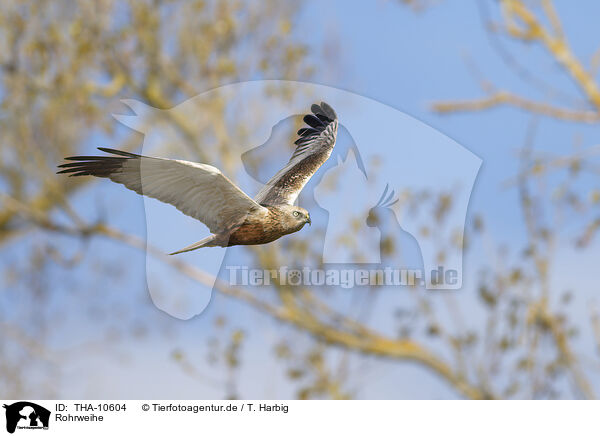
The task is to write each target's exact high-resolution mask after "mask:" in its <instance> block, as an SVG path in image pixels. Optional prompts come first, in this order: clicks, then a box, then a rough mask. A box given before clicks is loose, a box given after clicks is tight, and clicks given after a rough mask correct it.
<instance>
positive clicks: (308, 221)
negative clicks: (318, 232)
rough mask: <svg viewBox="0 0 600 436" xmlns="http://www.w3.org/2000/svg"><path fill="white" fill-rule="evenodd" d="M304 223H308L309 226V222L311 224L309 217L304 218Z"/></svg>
mask: <svg viewBox="0 0 600 436" xmlns="http://www.w3.org/2000/svg"><path fill="white" fill-rule="evenodd" d="M306 222H307V223H308V225H309V226H310V224H311V222H312V221H311V220H310V216H308V217H307V218H306Z"/></svg>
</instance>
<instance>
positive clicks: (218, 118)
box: [115, 80, 482, 319]
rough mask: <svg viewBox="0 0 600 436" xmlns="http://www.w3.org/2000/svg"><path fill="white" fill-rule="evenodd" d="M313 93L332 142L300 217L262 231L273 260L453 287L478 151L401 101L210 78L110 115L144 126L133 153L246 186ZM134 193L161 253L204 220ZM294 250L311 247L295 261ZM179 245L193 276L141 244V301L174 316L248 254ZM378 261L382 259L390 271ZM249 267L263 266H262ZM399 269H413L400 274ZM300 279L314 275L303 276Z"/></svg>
mask: <svg viewBox="0 0 600 436" xmlns="http://www.w3.org/2000/svg"><path fill="white" fill-rule="evenodd" d="M288 91H289V92H288ZM321 101H323V102H327V104H328V105H329V106H331V107H332V108H333V109H334V110H335V112H336V113H337V116H338V120H339V125H338V129H337V141H336V145H335V148H334V149H333V151H332V153H331V156H330V157H329V159H328V160H327V161H325V162H324V163H323V164H322V165H321V167H320V168H319V169H318V171H317V172H316V173H315V174H314V176H313V177H312V178H311V179H310V181H309V182H308V183H307V185H306V186H304V188H303V189H302V191H301V192H300V195H299V197H298V205H299V206H301V207H303V208H304V209H306V210H308V211H310V215H311V217H312V227H309V228H305V229H304V230H303V231H302V233H298V234H294V235H292V236H291V237H284V238H280V239H278V240H276V241H274V242H272V243H271V244H272V246H277V247H278V249H279V250H281V253H282V256H281V259H285V262H284V263H283V264H279V265H277V267H278V268H279V267H282V268H287V269H288V270H290V271H294V275H293V277H291V278H292V279H293V281H294V280H296V279H297V273H296V271H297V270H298V268H300V270H303V268H304V267H312V270H311V271H314V274H315V277H316V278H319V277H320V276H321V275H322V273H321V271H323V274H324V275H325V277H328V276H329V277H334V278H335V277H342V276H343V275H347V274H349V275H351V276H353V277H355V278H356V277H358V278H359V279H360V277H362V276H363V271H364V270H368V271H372V272H375V273H376V274H371V276H372V277H375V279H376V280H374V281H373V280H371V279H369V281H368V283H369V284H368V286H365V289H367V288H368V287H369V286H371V285H380V284H381V283H383V284H384V285H387V286H391V287H396V288H399V289H400V288H402V287H403V286H404V287H408V286H413V285H411V283H413V284H414V286H417V287H418V288H419V289H423V290H435V289H460V288H461V287H462V270H463V234H464V227H465V221H466V218H467V211H468V205H469V200H470V196H471V192H472V191H473V187H474V183H475V179H476V177H477V174H478V172H479V169H480V167H481V164H482V161H481V159H480V158H479V157H478V156H476V155H474V154H473V153H471V152H470V151H469V150H467V149H466V148H465V147H463V146H461V145H460V144H458V143H457V142H456V141H454V140H452V139H451V138H449V137H447V136H446V135H444V134H442V133H441V132H439V131H437V130H436V129H434V128H432V127H431V126H429V125H427V124H425V123H423V122H421V121H419V120H417V119H415V118H413V117H411V116H410V115H408V114H406V113H403V112H402V111H399V110H397V109H395V108H393V107H390V106H387V105H385V104H382V103H380V102H377V101H375V100H372V99H369V98H366V97H363V96H360V95H357V94H353V93H351V92H348V91H345V90H341V89H337V88H332V87H328V86H323V85H317V84H312V83H305V82H292V81H279V80H274V81H273V80H261V81H252V82H241V83H234V84H230V85H226V86H223V87H220V88H216V89H213V90H210V91H207V92H205V93H202V94H199V95H197V96H195V97H193V98H191V99H189V100H186V101H184V102H181V103H180V104H178V105H177V106H175V107H172V108H169V109H158V108H153V107H151V106H148V105H146V104H144V103H142V102H140V101H135V100H123V103H124V104H125V105H127V106H128V107H129V108H130V109H131V111H132V113H129V114H119V115H115V118H116V119H117V120H118V121H120V122H121V123H122V124H124V125H125V126H127V127H130V128H131V129H133V130H136V131H138V132H140V133H142V134H143V135H144V142H143V149H142V150H141V154H144V155H147V156H161V157H166V158H173V159H183V160H189V161H193V162H202V163H207V164H210V165H212V166H215V167H217V168H219V169H221V170H222V171H223V173H224V174H226V175H227V177H229V178H230V179H231V180H233V181H234V182H235V184H236V186H239V187H240V189H242V190H243V191H244V192H245V193H248V195H250V196H254V195H255V194H256V193H258V192H260V190H261V189H262V188H263V187H264V186H265V184H266V183H267V182H268V180H270V178H271V177H272V176H273V175H274V174H276V173H277V172H278V171H280V170H281V168H283V167H284V166H285V165H286V164H287V162H288V161H289V159H290V156H291V155H292V153H293V152H294V150H295V147H296V144H295V143H294V141H295V140H296V139H297V137H298V136H297V134H296V132H297V131H298V128H301V127H303V126H304V125H305V123H304V121H303V117H304V115H305V114H307V113H308V112H309V108H311V106H312V104H314V103H318V102H321ZM222 108H226V110H223V109H222ZM143 178H144V177H142V179H143ZM148 180H149V182H148V183H153V182H152V181H153V180H154V179H153V178H152V177H148ZM142 183H144V182H143V181H142ZM142 190H143V187H142ZM144 205H145V213H146V230H147V242H148V245H149V246H152V247H156V248H158V250H159V251H162V252H163V253H171V252H173V251H175V250H178V249H180V248H181V247H185V246H187V245H189V244H190V243H191V242H193V241H199V240H201V239H204V238H206V237H209V236H210V232H209V231H208V228H206V226H204V225H203V224H200V223H199V222H198V221H197V220H195V219H193V218H190V217H188V216H185V215H183V214H182V213H181V212H180V211H179V210H177V209H176V208H174V207H173V206H171V205H169V204H165V203H160V202H158V201H157V200H153V199H151V198H148V197H144ZM292 243H296V245H295V247H296V248H294V245H293V244H292ZM263 249H266V248H264V247H259V248H257V250H263ZM286 250H287V251H286ZM297 253H309V254H311V256H310V257H307V258H306V259H304V260H303V261H302V263H301V264H296V263H294V259H295V257H294V255H295V254H297ZM180 256H181V260H182V261H185V262H189V263H190V264H192V265H198V267H199V268H200V269H201V270H202V271H203V272H205V273H206V277H203V280H202V282H200V281H197V280H192V279H190V278H188V277H185V276H184V275H182V274H181V273H180V272H178V271H177V270H176V269H174V268H172V267H171V266H169V265H167V264H165V262H163V260H162V259H159V258H156V257H155V256H153V255H151V254H149V255H147V256H146V273H147V274H146V278H147V285H148V290H149V292H150V295H151V297H152V300H153V302H154V303H155V304H156V306H157V307H158V308H160V309H161V310H164V311H165V312H167V313H169V314H170V315H172V316H174V317H176V318H179V319H189V318H191V317H193V316H195V315H197V314H199V313H201V312H202V311H203V310H204V309H205V308H206V306H207V305H208V303H209V301H210V298H211V293H212V287H213V286H214V283H215V278H219V279H221V280H223V281H225V282H227V281H228V280H229V282H230V284H233V283H232V282H231V280H230V272H231V269H232V268H233V269H235V268H237V267H239V266H240V264H241V265H245V264H247V263H249V262H251V259H248V257H247V256H246V255H245V253H243V251H242V250H241V249H239V248H236V247H234V248H233V249H231V250H230V249H228V248H223V247H205V248H202V249H199V250H195V251H191V252H189V253H185V254H182V255H180ZM307 262H308V263H307ZM310 262H312V264H309V263H310ZM247 266H250V267H252V265H247ZM315 268H316V270H315ZM236 271H237V270H236ZM240 271H241V272H242V274H243V273H244V272H245V271H248V270H247V269H244V268H240ZM378 271H381V272H382V274H380V275H383V280H379V278H377V277H376V276H377V275H378V274H379V273H378ZM386 271H392V274H391V276H390V277H391V278H392V280H391V281H390V280H387V279H385V278H386ZM257 273H260V275H264V274H263V270H262V268H261V269H260V271H258V272H257ZM250 274H251V275H254V274H255V272H250ZM405 275H406V276H408V275H410V276H411V277H413V278H414V280H408V283H409V284H407V285H404V284H403V283H404V282H405V280H403V279H402V278H403V276H405ZM394 277H397V279H395V278H394ZM204 279H205V280H204ZM251 280H252V278H251ZM243 282H244V279H243V277H242V285H244V283H243ZM319 282H320V280H318V281H317V283H319ZM362 282H363V280H362V279H360V280H358V281H356V280H355V281H353V282H352V283H353V284H354V285H356V284H357V283H362ZM373 282H374V283H373ZM301 283H302V285H304V286H319V285H315V282H314V281H312V279H311V281H310V282H307V281H306V280H304V281H301ZM332 283H338V281H337V280H333V282H332ZM397 283H400V284H399V285H396V284H397ZM264 284H265V285H267V283H266V281H265V282H264ZM327 284H328V281H327V280H325V286H326V285H327ZM332 286H337V285H334V284H332ZM167 290H168V291H167Z"/></svg>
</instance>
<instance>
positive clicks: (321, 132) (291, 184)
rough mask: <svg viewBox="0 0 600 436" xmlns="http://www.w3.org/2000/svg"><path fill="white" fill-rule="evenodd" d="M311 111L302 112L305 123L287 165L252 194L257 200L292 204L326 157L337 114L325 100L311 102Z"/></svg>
mask: <svg viewBox="0 0 600 436" xmlns="http://www.w3.org/2000/svg"><path fill="white" fill-rule="evenodd" d="M310 109H311V111H312V112H313V114H314V115H306V116H305V117H304V122H305V123H306V124H308V125H309V127H304V128H302V129H300V130H298V135H300V138H299V139H298V140H296V142H295V144H296V145H297V147H296V150H294V154H292V157H291V159H290V161H289V162H288V163H287V165H286V166H285V167H284V168H282V169H281V170H280V171H279V172H278V173H277V174H275V175H274V176H273V177H272V178H271V180H269V181H268V182H267V184H266V185H265V186H264V187H263V188H262V189H261V190H260V191H259V193H258V194H257V195H256V197H254V200H256V202H257V203H260V204H270V205H274V204H293V203H294V201H296V198H298V194H300V191H302V188H304V185H306V183H307V182H308V181H309V180H310V178H311V177H312V176H313V174H314V173H316V172H317V170H318V169H319V167H320V166H321V165H323V163H324V162H325V161H326V160H327V158H329V155H330V154H331V151H332V150H333V147H334V145H335V139H336V135H337V126H338V121H337V115H336V113H335V111H334V110H333V109H332V108H331V106H329V105H328V104H327V103H324V102H321V104H320V105H317V104H313V105H312V106H311V108H310Z"/></svg>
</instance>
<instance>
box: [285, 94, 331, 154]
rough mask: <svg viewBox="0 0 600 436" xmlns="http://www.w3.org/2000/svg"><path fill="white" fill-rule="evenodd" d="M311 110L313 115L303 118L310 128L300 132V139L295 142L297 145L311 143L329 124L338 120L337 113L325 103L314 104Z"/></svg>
mask: <svg viewBox="0 0 600 436" xmlns="http://www.w3.org/2000/svg"><path fill="white" fill-rule="evenodd" d="M310 110H311V112H312V114H308V115H305V116H304V118H303V119H304V122H305V123H306V124H308V126H309V127H303V128H301V129H300V130H298V135H299V136H300V138H298V139H297V140H296V141H294V144H296V145H299V144H302V143H305V142H309V141H311V140H312V139H314V138H315V137H316V136H319V135H320V134H321V133H322V132H323V131H324V130H325V129H326V128H327V126H328V125H329V124H331V123H333V122H334V121H335V120H337V115H336V113H335V111H334V110H333V109H332V108H331V106H329V105H328V104H327V103H325V102H321V104H320V105H318V104H312V105H311V106H310ZM313 114H314V115H313Z"/></svg>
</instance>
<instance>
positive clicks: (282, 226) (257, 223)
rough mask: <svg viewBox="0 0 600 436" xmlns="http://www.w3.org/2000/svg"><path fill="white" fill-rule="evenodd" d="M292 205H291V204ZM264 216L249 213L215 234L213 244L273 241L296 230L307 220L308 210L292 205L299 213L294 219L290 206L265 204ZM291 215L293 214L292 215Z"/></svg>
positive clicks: (228, 245) (229, 244) (253, 243)
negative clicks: (235, 225)
mask: <svg viewBox="0 0 600 436" xmlns="http://www.w3.org/2000/svg"><path fill="white" fill-rule="evenodd" d="M292 207H293V206H292ZM266 208H267V210H268V213H267V215H266V216H255V215H253V214H249V215H248V217H247V218H246V220H245V221H244V223H243V224H242V225H241V226H239V227H236V228H234V229H232V230H229V231H227V232H224V233H222V234H220V235H217V237H216V238H215V244H214V245H219V246H221V247H231V246H233V245H258V244H267V243H269V242H273V241H275V240H276V239H279V238H281V237H282V236H284V235H289V234H290V233H294V232H297V231H298V230H300V229H302V227H304V225H305V224H306V223H307V222H308V223H310V216H309V215H308V212H307V211H305V210H304V209H301V208H299V207H294V208H293V211H292V213H293V212H294V211H297V212H298V213H299V214H300V213H301V214H300V215H298V217H297V218H296V219H290V214H289V210H288V209H291V207H290V206H287V205H286V206H266ZM292 217H293V215H292Z"/></svg>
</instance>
